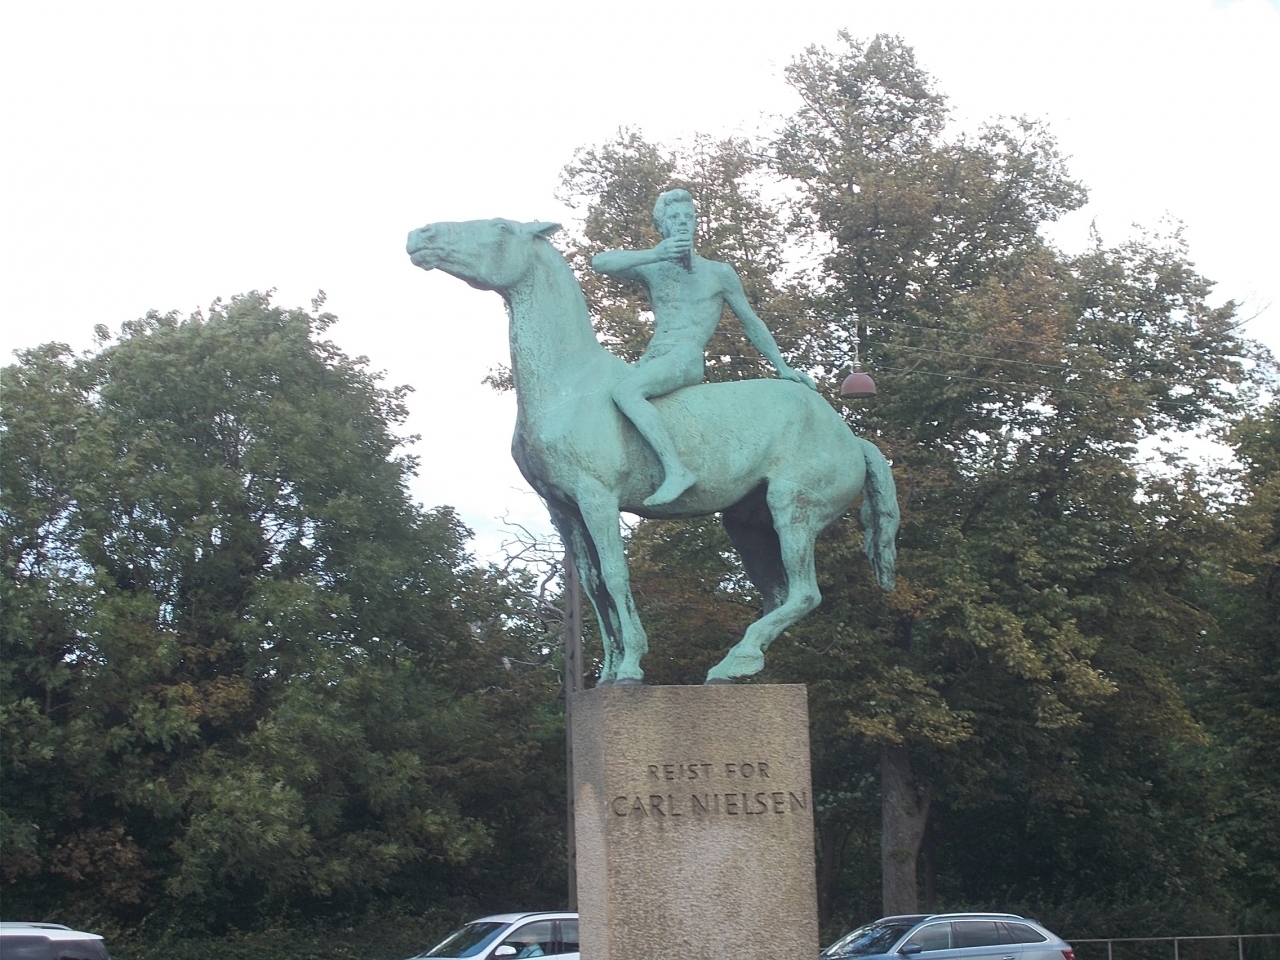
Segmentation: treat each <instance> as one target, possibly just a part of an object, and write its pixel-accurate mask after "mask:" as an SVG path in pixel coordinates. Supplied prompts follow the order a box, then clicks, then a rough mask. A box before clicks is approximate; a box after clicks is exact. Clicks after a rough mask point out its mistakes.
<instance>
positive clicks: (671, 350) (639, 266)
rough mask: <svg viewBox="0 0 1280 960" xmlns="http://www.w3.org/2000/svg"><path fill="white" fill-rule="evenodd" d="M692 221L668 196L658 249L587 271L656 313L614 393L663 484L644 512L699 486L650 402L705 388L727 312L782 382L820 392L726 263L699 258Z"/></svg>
mask: <svg viewBox="0 0 1280 960" xmlns="http://www.w3.org/2000/svg"><path fill="white" fill-rule="evenodd" d="M697 222H698V221H697V216H696V214H695V213H694V208H693V197H692V196H690V194H689V191H687V190H668V191H667V192H666V193H664V194H663V195H662V196H660V197H658V201H657V203H655V204H654V205H653V223H654V226H656V227H657V228H658V232H659V233H661V234H662V242H661V243H659V244H658V245H657V246H656V247H654V248H653V249H651V250H607V251H605V252H604V253H601V254H598V255H597V256H596V257H594V258H593V259H592V261H591V267H592V269H593V270H596V271H598V272H600V273H604V274H608V275H609V276H611V277H617V278H618V279H620V280H639V281H640V283H641V284H642V285H643V286H644V289H645V292H646V293H647V294H648V295H649V304H650V305H651V306H652V307H653V318H654V321H653V337H652V338H651V339H650V340H649V346H648V348H647V349H646V350H645V353H644V356H642V357H641V358H640V359H639V360H638V361H637V362H636V364H635V366H633V367H632V368H631V372H630V374H629V375H628V376H626V377H624V378H623V379H622V381H621V382H620V383H619V384H618V385H617V387H615V388H614V391H613V400H614V403H616V404H617V405H618V408H619V409H620V410H621V411H622V412H623V414H624V415H626V417H627V419H629V420H630V421H631V422H632V423H633V424H635V427H636V429H637V430H639V431H640V434H641V436H643V437H644V438H645V440H647V441H648V442H649V445H650V446H651V447H653V450H654V452H655V453H657V455H658V458H659V459H660V460H661V461H662V469H663V471H664V477H663V481H662V485H661V486H660V487H658V489H657V490H656V491H655V492H654V494H653V496H651V497H649V499H647V500H645V506H649V507H656V506H659V505H660V504H664V503H670V502H671V501H672V500H675V499H676V498H677V497H678V496H680V494H682V493H684V492H685V491H686V490H688V489H689V488H690V487H691V486H693V485H694V484H695V483H696V482H697V480H698V478H697V476H696V475H695V474H694V473H693V472H692V471H690V470H689V469H688V468H687V467H686V466H685V465H684V464H683V463H681V462H680V457H679V456H678V455H677V453H676V447H675V443H674V442H673V441H672V439H671V435H670V434H669V433H668V432H667V428H666V425H665V424H664V423H663V422H662V418H661V417H660V416H659V415H658V411H657V410H655V409H654V408H653V405H652V404H650V403H649V398H650V397H661V396H665V395H666V394H668V393H672V392H673V391H676V390H679V389H680V388H681V387H690V386H693V385H694V384H696V383H701V382H702V378H703V374H704V373H705V367H704V360H703V353H704V352H705V350H706V348H707V344H708V343H710V342H711V337H712V335H713V334H714V333H715V332H716V325H717V324H718V323H719V322H720V314H721V312H722V311H723V309H724V307H725V306H728V308H729V309H730V310H731V311H732V312H733V315H734V316H736V317H737V318H738V320H739V322H741V324H742V328H743V330H745V331H746V334H747V339H748V340H750V341H751V343H752V344H753V345H754V346H755V348H756V349H757V350H759V351H760V353H761V354H762V355H763V356H764V358H765V359H766V360H768V361H769V362H770V363H772V364H773V365H774V367H775V368H776V369H777V371H778V375H779V376H780V377H782V378H784V379H786V380H795V381H796V382H797V383H803V384H804V385H805V386H807V387H810V388H812V389H814V390H816V389H818V388H817V385H816V384H815V383H814V382H813V380H812V379H811V378H810V377H809V376H808V375H807V374H804V373H802V372H801V371H799V370H793V369H792V368H791V367H789V366H787V363H786V361H785V360H783V359H782V353H781V352H780V351H779V350H778V344H777V343H776V342H774V339H773V335H772V334H770V333H769V329H768V328H767V327H766V326H765V325H764V321H763V320H761V319H760V318H759V317H758V316H756V313H755V311H754V310H752V309H751V304H749V303H748V302H747V295H746V293H745V292H744V290H743V289H742V280H741V279H739V277H738V274H737V271H735V270H734V269H733V267H731V266H729V264H727V263H720V262H718V261H716V260H707V259H704V258H703V257H700V256H698V254H697V252H696V251H695V250H694V249H693V241H694V235H695V233H696V230H697Z"/></svg>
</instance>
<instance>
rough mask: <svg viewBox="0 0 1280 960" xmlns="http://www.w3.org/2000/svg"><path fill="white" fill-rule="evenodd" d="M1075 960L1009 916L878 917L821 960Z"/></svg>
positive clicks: (1048, 936) (1053, 939)
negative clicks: (917, 959) (918, 958)
mask: <svg viewBox="0 0 1280 960" xmlns="http://www.w3.org/2000/svg"><path fill="white" fill-rule="evenodd" d="M917 955H919V957H920V960H1075V952H1074V951H1073V950H1072V949H1071V944H1069V943H1067V942H1066V941H1065V940H1063V939H1062V938H1061V937H1059V936H1057V935H1056V934H1053V933H1050V932H1049V931H1048V930H1046V929H1045V928H1044V927H1042V926H1040V924H1038V923H1036V922H1035V921H1034V920H1027V919H1026V918H1025V917H1019V916H1016V915H1014V914H1012V913H937V914H909V915H906V916H901V917H882V918H881V919H879V920H875V921H873V922H871V923H866V924H863V925H862V926H860V927H858V929H856V930H854V931H853V932H852V933H847V934H845V935H844V936H843V937H841V938H840V939H839V940H837V941H836V942H835V943H833V944H831V946H829V947H827V948H826V949H825V950H823V951H822V953H821V954H820V955H819V956H820V958H821V960H855V958H856V960H902V958H904V957H915V956H917Z"/></svg>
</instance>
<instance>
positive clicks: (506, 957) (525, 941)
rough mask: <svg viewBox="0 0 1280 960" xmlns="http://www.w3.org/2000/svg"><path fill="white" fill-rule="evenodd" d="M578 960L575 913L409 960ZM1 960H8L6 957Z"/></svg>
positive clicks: (515, 921) (505, 925) (528, 918)
mask: <svg viewBox="0 0 1280 960" xmlns="http://www.w3.org/2000/svg"><path fill="white" fill-rule="evenodd" d="M529 957H555V958H556V960H578V915H577V914H576V913H498V914H494V915H493V916H491V917H481V918H480V919H479V920H472V921H471V922H470V923H466V924H463V925H462V926H461V927H459V928H458V929H457V930H455V931H453V933H451V934H449V935H448V936H447V937H445V938H444V939H443V940H441V941H440V942H439V943H438V944H436V945H435V946H434V947H432V948H431V949H430V950H427V951H425V952H423V953H419V954H416V955H414V956H413V957H411V958H410V960H527V958H529ZM5 960H9V958H8V956H6V957H5Z"/></svg>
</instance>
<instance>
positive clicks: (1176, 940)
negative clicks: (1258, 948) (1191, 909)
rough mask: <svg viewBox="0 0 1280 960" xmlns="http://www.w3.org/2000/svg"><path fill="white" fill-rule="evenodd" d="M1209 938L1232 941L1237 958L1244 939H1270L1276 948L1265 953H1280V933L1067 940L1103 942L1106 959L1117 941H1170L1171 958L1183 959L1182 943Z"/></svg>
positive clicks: (1241, 954) (1111, 957)
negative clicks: (1105, 947) (1171, 945)
mask: <svg viewBox="0 0 1280 960" xmlns="http://www.w3.org/2000/svg"><path fill="white" fill-rule="evenodd" d="M1210 940H1218V941H1228V942H1230V941H1234V942H1235V946H1236V951H1235V952H1236V958H1237V960H1246V957H1245V941H1253V940H1270V941H1272V942H1273V943H1275V945H1276V947H1277V948H1278V949H1277V950H1275V951H1272V950H1268V951H1267V953H1268V954H1270V955H1276V954H1277V953H1280V933H1235V934H1223V935H1221V936H1214V937H1107V938H1100V939H1096V940H1088V939H1081V940H1075V939H1072V940H1069V941H1068V942H1069V943H1070V944H1071V946H1072V947H1075V948H1077V950H1078V948H1079V947H1080V946H1081V945H1082V944H1102V943H1105V944H1106V945H1107V960H1116V957H1115V945H1116V944H1118V943H1121V944H1143V943H1150V944H1157V943H1171V944H1173V960H1183V955H1182V954H1183V946H1184V945H1187V944H1193V943H1196V944H1199V943H1203V942H1205V941H1210ZM1268 946H1270V944H1268ZM1122 952H1123V953H1126V954H1128V953H1129V951H1122ZM1161 952H1163V951H1161ZM1196 952H1197V953H1199V952H1200V951H1196ZM1090 953H1092V951H1090ZM1144 953H1145V951H1144ZM1147 955H1149V954H1147Z"/></svg>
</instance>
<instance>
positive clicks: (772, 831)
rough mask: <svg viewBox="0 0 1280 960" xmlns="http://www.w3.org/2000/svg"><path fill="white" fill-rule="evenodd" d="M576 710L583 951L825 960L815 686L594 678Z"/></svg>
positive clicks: (663, 959) (712, 959)
mask: <svg viewBox="0 0 1280 960" xmlns="http://www.w3.org/2000/svg"><path fill="white" fill-rule="evenodd" d="M572 716H573V721H572V739H573V756H574V794H575V806H576V816H575V820H576V833H577V869H578V912H579V915H580V916H581V925H580V931H581V945H582V958H583V960H725V958H726V957H732V958H733V960H813V958H815V957H817V955H818V920H817V899H816V889H815V878H814V859H813V843H814V839H813V789H812V785H811V782H810V775H809V709H808V703H807V700H806V697H805V688H804V687H803V686H799V685H793V684H760V685H750V686H733V685H724V686H701V687H675V686H665V687H658V686H654V687H604V688H596V689H594V690H586V691H584V692H582V693H579V694H576V695H575V696H574V702H573V710H572Z"/></svg>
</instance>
